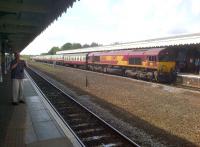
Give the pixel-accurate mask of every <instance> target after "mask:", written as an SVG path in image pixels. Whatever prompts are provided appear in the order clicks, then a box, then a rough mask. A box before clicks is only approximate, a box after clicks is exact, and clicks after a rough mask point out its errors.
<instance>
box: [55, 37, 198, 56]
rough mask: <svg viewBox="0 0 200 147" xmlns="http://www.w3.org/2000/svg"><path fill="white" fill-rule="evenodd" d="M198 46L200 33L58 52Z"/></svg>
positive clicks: (59, 52) (71, 52) (60, 52)
mask: <svg viewBox="0 0 200 147" xmlns="http://www.w3.org/2000/svg"><path fill="white" fill-rule="evenodd" d="M181 46H190V47H191V46H198V48H200V33H193V34H184V35H176V36H170V37H163V38H156V39H149V40H142V41H135V42H127V43H119V44H115V45H105V46H98V47H89V48H80V49H75V50H64V51H58V52H56V54H73V53H88V52H98V51H114V50H127V49H143V48H160V47H181Z"/></svg>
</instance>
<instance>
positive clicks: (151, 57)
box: [147, 56, 157, 62]
mask: <svg viewBox="0 0 200 147" xmlns="http://www.w3.org/2000/svg"><path fill="white" fill-rule="evenodd" d="M147 58H148V60H149V61H152V62H156V61H157V59H156V56H148V57H147Z"/></svg>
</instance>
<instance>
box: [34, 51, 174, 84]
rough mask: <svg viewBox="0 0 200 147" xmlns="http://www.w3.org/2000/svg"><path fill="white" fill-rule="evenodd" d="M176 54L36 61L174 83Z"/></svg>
mask: <svg viewBox="0 0 200 147" xmlns="http://www.w3.org/2000/svg"><path fill="white" fill-rule="evenodd" d="M175 54H176V53H175V52H174V50H173V49H170V48H149V49H147V48H146V49H130V50H120V51H106V52H105V51H103V52H102V51H101V52H90V53H78V54H74V53H73V54H62V55H47V56H46V57H45V56H36V57H33V59H34V60H36V61H41V62H47V63H53V62H56V63H57V64H61V65H65V66H72V67H77V68H83V69H87V70H92V71H97V72H104V73H111V74H117V75H123V76H127V77H133V78H136V79H143V80H148V81H155V82H173V81H175V80H176V61H175ZM58 56H59V57H58ZM57 60H58V61H57Z"/></svg>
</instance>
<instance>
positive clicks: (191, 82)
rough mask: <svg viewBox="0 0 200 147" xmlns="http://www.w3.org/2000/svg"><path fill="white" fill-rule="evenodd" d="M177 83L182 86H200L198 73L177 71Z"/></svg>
mask: <svg viewBox="0 0 200 147" xmlns="http://www.w3.org/2000/svg"><path fill="white" fill-rule="evenodd" d="M177 83H178V84H181V85H184V86H189V87H194V88H200V75H195V74H187V73H179V74H178V77H177Z"/></svg>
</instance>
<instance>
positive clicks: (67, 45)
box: [61, 42, 72, 50]
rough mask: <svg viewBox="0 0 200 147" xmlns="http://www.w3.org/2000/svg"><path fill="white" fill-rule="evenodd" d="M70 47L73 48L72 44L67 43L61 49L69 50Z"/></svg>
mask: <svg viewBox="0 0 200 147" xmlns="http://www.w3.org/2000/svg"><path fill="white" fill-rule="evenodd" d="M68 49H72V44H71V43H69V42H68V43H65V44H64V45H63V46H62V47H61V50H68Z"/></svg>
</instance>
